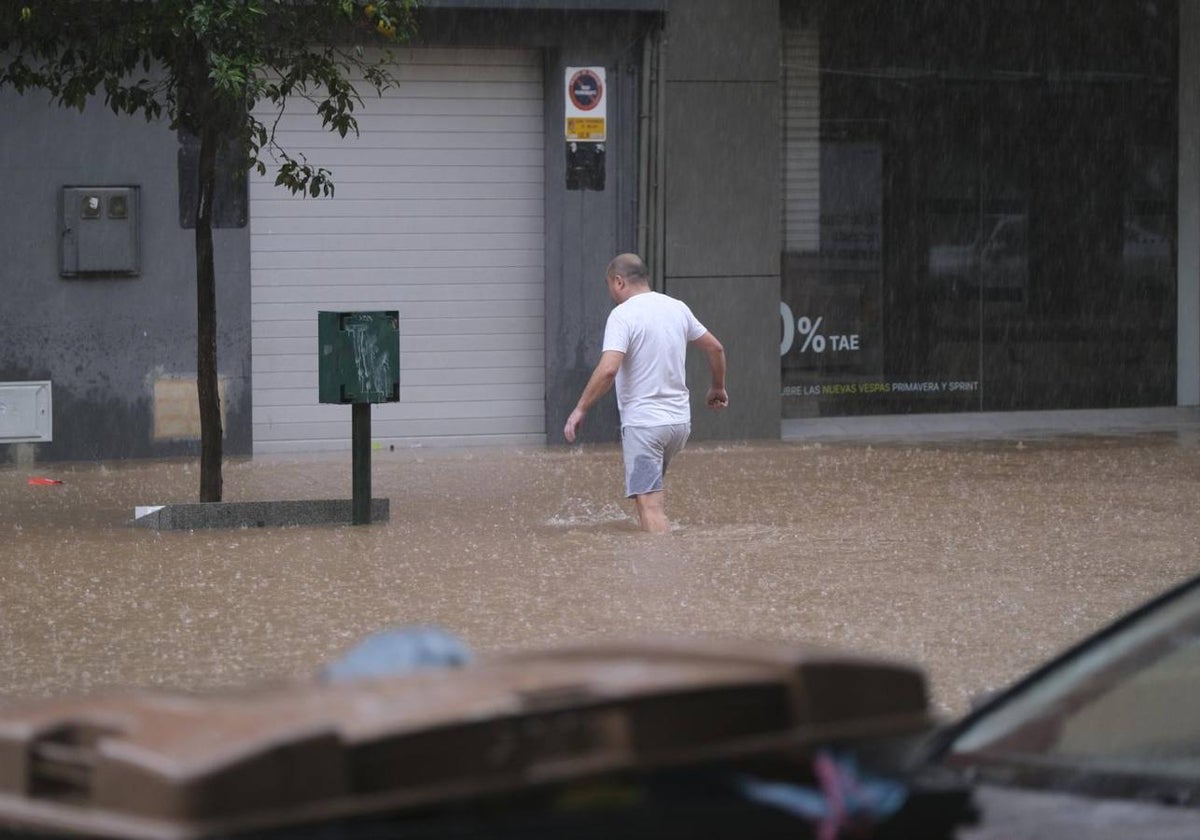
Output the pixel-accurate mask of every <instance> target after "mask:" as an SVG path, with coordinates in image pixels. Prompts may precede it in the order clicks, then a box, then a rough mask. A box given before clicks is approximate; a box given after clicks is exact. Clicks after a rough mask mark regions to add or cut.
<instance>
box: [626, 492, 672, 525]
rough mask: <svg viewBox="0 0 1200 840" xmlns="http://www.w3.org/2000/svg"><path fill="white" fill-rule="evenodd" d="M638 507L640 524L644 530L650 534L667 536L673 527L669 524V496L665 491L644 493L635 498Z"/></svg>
mask: <svg viewBox="0 0 1200 840" xmlns="http://www.w3.org/2000/svg"><path fill="white" fill-rule="evenodd" d="M633 501H634V504H635V505H636V506H637V516H638V522H639V523H640V524H641V526H642V530H643V531H645V532H647V533H650V534H667V533H670V531H671V525H670V523H669V522H667V494H666V491H664V490H658V491H656V492H654V493H642V494H641V495H638V496H634V497H633Z"/></svg>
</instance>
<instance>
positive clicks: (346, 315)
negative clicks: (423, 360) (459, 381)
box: [317, 310, 400, 525]
mask: <svg viewBox="0 0 1200 840" xmlns="http://www.w3.org/2000/svg"><path fill="white" fill-rule="evenodd" d="M399 324H400V313H399V312H398V311H395V310H391V311H386V312H318V313H317V342H318V371H319V382H318V388H319V397H320V401H321V402H323V403H339V404H344V403H350V404H351V405H352V408H351V411H352V416H351V421H350V422H351V444H350V445H351V450H352V460H351V485H352V492H353V501H352V508H351V513H352V516H351V521H352V522H353V524H355V525H369V524H370V523H371V405H372V404H373V403H381V402H399V401H400V327H399Z"/></svg>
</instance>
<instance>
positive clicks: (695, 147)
mask: <svg viewBox="0 0 1200 840" xmlns="http://www.w3.org/2000/svg"><path fill="white" fill-rule="evenodd" d="M779 31H780V30H779V3H778V0H689V2H687V3H681V2H675V3H672V4H671V6H670V9H669V12H668V16H667V27H666V47H665V60H666V92H665V95H664V107H665V110H666V113H665V131H666V136H665V142H666V149H667V153H666V172H665V188H666V224H665V238H666V246H665V260H666V262H665V265H664V266H663V269H664V283H665V287H666V288H665V291H666V292H667V293H668V294H671V295H673V296H675V297H679V298H681V299H683V300H685V301H686V302H687V303H688V304H689V305H690V306H691V307H692V310H693V311H694V312H695V313H696V316H697V317H698V318H699V319H700V320H701V321H702V322H704V324H705V325H706V326H708V327H709V329H710V330H711V331H712V332H713V334H715V335H716V336H717V337H718V338H720V339H721V341H722V342H723V343H724V344H725V349H726V355H727V357H728V361H729V375H728V388H729V394H730V406H729V409H728V410H726V411H725V412H723V413H721V414H719V415H713V414H711V413H710V412H708V411H705V410H704V409H703V408H702V407H701V406H702V403H703V397H704V392H705V390H706V388H707V385H708V373H707V368H706V366H705V364H704V361H703V359H702V358H693V359H691V360H690V361H689V380H690V385H691V388H692V396H693V411H692V413H693V437H694V439H699V440H703V439H714V438H719V439H733V438H777V437H778V436H779V428H780V425H779V424H780V419H779V418H780V411H781V404H780V396H779V394H780V367H779V295H780V269H779V251H780V191H779V189H780V188H779V177H780V176H779V171H780V170H779V137H780V132H779V108H780V105H779V96H780V93H779ZM693 355H696V354H693Z"/></svg>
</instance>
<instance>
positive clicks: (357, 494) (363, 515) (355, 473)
mask: <svg viewBox="0 0 1200 840" xmlns="http://www.w3.org/2000/svg"><path fill="white" fill-rule="evenodd" d="M353 411H354V416H353V417H352V418H351V422H352V424H353V429H352V432H351V443H350V445H351V447H352V448H353V450H354V453H353V461H352V464H351V468H350V473H351V483H352V484H353V487H354V496H353V502H352V508H351V512H352V518H351V522H353V524H355V525H370V524H371V404H370V403H357V402H356V403H354V408H353Z"/></svg>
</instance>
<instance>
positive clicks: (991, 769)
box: [945, 579, 1200, 801]
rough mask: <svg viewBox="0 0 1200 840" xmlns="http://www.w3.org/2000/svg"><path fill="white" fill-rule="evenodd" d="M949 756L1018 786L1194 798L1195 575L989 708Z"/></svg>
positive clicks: (1197, 780) (1199, 614) (1199, 652)
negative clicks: (1028, 784)
mask: <svg viewBox="0 0 1200 840" xmlns="http://www.w3.org/2000/svg"><path fill="white" fill-rule="evenodd" d="M945 759H946V761H947V762H948V763H950V764H954V765H959V766H970V767H974V768H977V769H979V770H981V771H982V772H983V773H984V774H985V775H987V776H990V777H992V778H996V777H1000V778H1001V779H1003V780H1007V781H1010V782H1013V783H1016V784H1023V783H1035V784H1038V785H1047V786H1051V787H1070V788H1072V789H1078V790H1088V789H1092V790H1093V791H1101V790H1102V791H1105V792H1110V793H1114V794H1128V795H1137V796H1146V795H1152V796H1156V797H1164V798H1168V799H1171V800H1174V801H1197V800H1198V799H1200V579H1198V580H1194V581H1192V582H1191V583H1190V584H1189V585H1187V586H1185V587H1183V588H1181V589H1180V590H1177V591H1176V592H1174V593H1172V594H1171V595H1170V596H1166V597H1164V599H1161V600H1159V601H1157V602H1155V603H1154V604H1153V605H1152V606H1151V607H1150V608H1148V609H1146V610H1143V611H1140V612H1139V613H1136V614H1135V615H1133V616H1132V617H1131V618H1129V619H1127V620H1126V621H1124V622H1122V623H1120V624H1118V625H1116V626H1115V627H1114V628H1112V629H1111V630H1110V631H1108V632H1106V633H1103V634H1101V635H1100V636H1098V637H1096V638H1095V639H1094V640H1092V641H1090V642H1088V643H1086V644H1084V645H1083V646H1081V647H1080V648H1078V649H1076V650H1075V651H1074V652H1072V653H1070V654H1068V655H1067V656H1065V657H1063V658H1062V659H1060V660H1058V661H1057V662H1055V663H1053V664H1051V665H1050V666H1048V667H1047V668H1046V669H1043V670H1042V671H1041V672H1039V673H1037V674H1035V675H1034V676H1033V677H1031V678H1030V679H1029V680H1027V681H1025V682H1024V683H1022V684H1019V685H1018V686H1017V687H1016V688H1015V689H1014V690H1013V692H1011V693H1010V694H1009V695H1007V696H1004V697H1002V698H1000V699H999V700H998V701H997V702H995V703H994V704H992V705H990V706H988V707H985V708H984V709H983V710H982V711H981V712H980V713H979V714H978V715H976V716H975V717H973V718H971V719H968V721H967V722H966V724H965V725H964V726H963V727H962V728H961V729H960V730H959V731H958V732H957V734H956V736H955V737H954V738H953V740H952V741H951V742H950V744H949V748H948V751H947V752H946V753H945Z"/></svg>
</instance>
